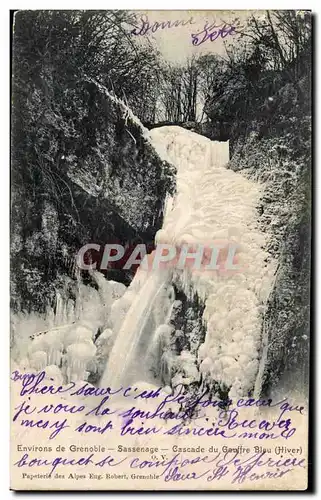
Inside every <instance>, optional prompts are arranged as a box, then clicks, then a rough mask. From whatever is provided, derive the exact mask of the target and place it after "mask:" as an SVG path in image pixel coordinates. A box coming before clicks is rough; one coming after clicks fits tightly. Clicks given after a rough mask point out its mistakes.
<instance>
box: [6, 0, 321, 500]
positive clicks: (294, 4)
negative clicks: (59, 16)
mask: <svg viewBox="0 0 321 500" xmlns="http://www.w3.org/2000/svg"><path fill="white" fill-rule="evenodd" d="M11 3H12V2H3V3H2V5H1V17H0V19H1V29H0V37H1V39H0V47H1V48H0V50H1V66H0V67H1V70H2V71H1V78H0V84H1V94H0V95H1V99H2V106H1V108H0V109H1V130H0V140H1V147H0V152H1V160H2V161H1V182H0V187H1V195H0V203H1V206H0V217H1V222H0V227H1V245H0V252H1V253H0V262H1V264H2V268H1V278H0V307H1V310H0V319H1V334H2V341H1V351H0V352H1V359H0V366H1V369H2V374H1V378H0V381H1V390H0V408H1V413H0V430H1V434H0V443H1V458H0V464H1V466H0V493H1V499H6V498H12V496H13V492H10V491H9V489H8V488H9V479H8V478H9V460H8V457H9V438H8V436H9V382H8V372H9V332H8V328H9V326H8V325H9V272H8V270H9V263H8V259H9V244H8V242H9V223H8V220H9V168H8V166H9V164H10V157H9V131H10V126H9V47H10V46H9V36H10V32H9V26H10V25H9V12H8V10H9V9H10V8H11V9H12V8H13V9H47V8H54V9H86V8H87V9H139V10H145V9H146V10H147V9H149V10H153V9H155V10H156V9H157V10H188V9H197V10H201V9H204V10H211V9H215V8H216V9H222V7H224V9H226V10H228V9H232V10H239V9H247V10H251V9H303V8H305V9H309V8H310V9H311V10H312V11H313V12H314V13H315V14H318V13H319V11H320V9H321V3H320V1H319V0H318V1H317V0H314V1H312V2H309V5H303V3H305V2H303V1H302V0H300V1H297V0H289V1H285V0H283V1H282V0H273V1H269V2H262V3H261V2H258V1H257V0H251V1H247V2H245V3H243V2H237V1H230V0H224V3H223V4H222V3H220V2H219V3H218V4H216V2H213V1H202V0H197V2H195V1H194V2H193V1H191V0H184V1H183V2H177V1H175V0H162V1H158V2H155V1H151V0H149V1H146V0H145V1H137V2H132V1H128V0H117V1H106V0H105V1H97V0H92V1H91V2H84V1H83V0H78V1H75V0H59V1H58V0H57V1H56V2H44V1H43V0H41V1H40V0H33V1H31V0H30V1H28V2H25V1H22V0H16V1H15V4H14V5H10V4H11ZM317 21H318V20H317V19H316V20H315V25H314V30H315V52H316V57H315V67H316V72H315V73H316V74H315V87H316V88H315V89H314V92H315V98H316V97H317V91H318V90H319V87H318V86H317V83H318V82H319V81H320V78H319V76H320V68H321V64H320V60H319V59H320V52H321V51H320V33H319V30H318V29H317ZM320 102H321V100H320V98H319V99H316V102H315V104H316V108H317V109H315V110H314V112H317V111H320ZM317 115H318V116H319V113H317ZM318 132H319V133H320V130H319V131H318ZM319 133H318V136H317V135H315V139H314V142H315V146H316V145H317V144H320V143H321V137H320V134H319ZM317 159H318V158H317V156H316V155H315V165H314V172H315V175H314V186H315V189H314V193H315V208H316V211H315V214H314V217H316V218H317V220H316V224H315V229H316V231H317V230H318V229H319V230H320V226H321V196H320V195H319V193H318V189H317V187H318V186H319V184H318V180H319V175H318V169H319V168H320V166H319V164H318V162H317ZM317 234H318V237H315V240H316V241H315V256H317V255H318V253H319V250H320V245H319V243H320V241H319V237H320V231H317ZM317 261H318V259H317V258H315V262H316V267H317V273H316V274H317V275H316V289H315V293H316V292H317V289H318V285H317V284H318V283H320V282H321V272H320V266H318V265H317ZM319 299H320V297H318V298H317V300H316V302H315V308H316V311H318V310H320V307H321V300H320V301H319ZM319 306H320V307H319ZM316 319H317V321H316V324H315V329H316V332H315V333H314V341H315V342H316V343H317V351H316V350H315V347H316V346H313V349H312V355H314V356H315V363H316V369H317V381H318V382H320V375H321V371H320V370H319V369H318V366H319V365H320V362H319V361H318V354H320V343H319V341H318V336H319V335H318V333H319V332H320V331H321V330H320V328H318V327H319V317H318V315H317V318H316ZM319 387H320V385H319ZM315 396H317V390H315ZM6 405H8V406H6ZM316 410H317V415H320V411H319V410H320V398H319V401H318V405H317V408H316ZM317 422H318V419H317V418H316V423H317ZM315 425H316V424H315ZM318 443H319V441H318ZM318 450H319V448H318V446H317V447H316V457H317V456H318ZM320 451H321V450H320ZM320 463H321V461H320V459H319V460H318V468H317V471H316V481H317V478H318V477H319V476H320V473H321V466H320ZM317 488H318V481H317ZM214 494H215V496H221V495H220V493H218V492H214ZM259 494H260V493H258V494H257V495H259ZM38 495H39V493H38ZM53 495H54V496H56V494H53ZM59 495H60V498H66V497H67V496H66V493H65V492H61V493H59ZM88 495H90V493H89V494H84V493H82V495H81V496H82V498H87V497H88ZM123 495H124V496H125V495H126V496H127V495H128V493H127V494H126V493H124V494H123ZM150 495H152V493H151V494H150ZM173 495H174V494H167V496H173ZM196 495H197V496H198V495H199V493H197V492H195V496H196ZM235 495H236V493H231V494H230V495H226V494H225V495H224V497H226V496H232V497H234V496H235ZM280 495H281V494H278V493H273V496H274V498H276V497H278V496H280ZM144 496H146V495H144ZM193 496H194V495H193ZM33 497H36V494H31V493H29V494H28V498H33ZM108 497H109V498H110V497H116V495H115V494H113V493H110V492H108ZM117 497H119V495H117ZM251 497H253V495H251Z"/></svg>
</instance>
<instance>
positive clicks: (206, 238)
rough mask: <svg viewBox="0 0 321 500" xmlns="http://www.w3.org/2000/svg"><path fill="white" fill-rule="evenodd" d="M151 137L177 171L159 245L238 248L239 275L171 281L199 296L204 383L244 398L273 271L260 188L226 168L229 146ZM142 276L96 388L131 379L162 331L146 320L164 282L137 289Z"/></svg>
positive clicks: (166, 131)
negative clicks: (261, 221)
mask: <svg viewBox="0 0 321 500" xmlns="http://www.w3.org/2000/svg"><path fill="white" fill-rule="evenodd" d="M150 137H151V140H152V143H153V145H154V147H155V149H156V151H158V152H159V154H160V155H162V154H163V155H164V154H165V155H166V156H167V157H169V159H170V160H171V161H172V163H173V164H174V165H175V167H176V168H177V193H176V195H175V197H174V199H173V200H168V201H167V211H166V215H165V218H164V224H163V227H162V229H161V230H160V231H159V232H158V233H157V235H156V242H157V243H166V244H169V243H173V244H175V245H176V246H180V245H182V244H183V243H188V244H197V243H199V244H203V245H209V244H211V243H213V242H215V241H218V240H220V241H221V240H225V241H231V240H232V241H235V242H236V243H237V244H238V245H239V249H240V250H239V254H238V257H239V264H241V265H242V266H243V268H244V272H242V273H240V272H239V273H237V274H231V275H220V274H217V273H216V274H214V273H213V272H212V271H211V272H206V271H202V272H200V273H191V272H189V271H188V270H184V271H178V272H175V274H174V277H172V278H171V279H173V280H174V281H177V282H179V283H180V285H181V287H182V288H183V289H184V291H185V292H186V294H187V295H189V296H190V295H191V294H193V293H197V294H198V295H199V297H200V298H201V299H202V300H204V302H205V305H206V307H205V310H204V314H203V320H204V322H205V323H206V329H207V334H206V339H205V343H204V344H202V345H201V346H200V349H199V353H198V359H199V364H200V371H201V373H202V375H203V380H204V377H205V378H206V377H207V378H208V379H209V380H215V381H217V382H219V383H220V384H221V385H222V386H225V387H230V395H231V396H237V395H243V394H244V393H246V392H247V391H248V390H249V389H251V387H253V385H254V383H255V377H256V375H257V372H258V367H259V357H260V347H261V325H262V314H263V313H264V304H265V301H266V299H267V296H268V293H269V290H270V287H271V281H272V278H273V274H274V270H275V263H274V262H273V261H272V258H271V256H270V255H269V254H268V253H267V252H265V251H264V247H265V243H266V235H265V234H263V233H261V232H260V231H259V230H258V229H257V224H256V219H257V213H256V209H255V207H256V204H257V202H258V200H259V197H260V193H261V189H262V186H260V185H259V184H257V183H256V182H252V181H250V180H248V179H246V178H245V177H244V176H242V175H241V174H239V173H235V172H233V171H231V170H228V169H226V168H225V165H226V163H227V162H228V160H229V145H228V142H226V143H222V142H215V141H210V140H209V139H207V138H205V137H203V136H200V135H198V134H195V133H193V132H190V131H187V130H185V129H183V128H181V127H160V128H156V129H153V130H152V131H151V132H150ZM140 274H141V273H140V272H138V273H137V275H136V276H135V278H134V280H133V282H132V284H131V285H130V287H129V289H131V288H132V289H134V290H135V288H136V289H138V290H139V291H138V295H137V297H136V300H135V301H134V302H133V303H132V305H131V307H130V309H129V310H128V313H127V315H126V317H125V320H124V322H123V324H122V326H121V329H120V332H119V334H118V336H117V340H116V342H115V344H114V348H113V350H112V352H111V355H110V358H109V361H108V364H107V367H106V371H105V374H104V377H103V379H102V381H101V385H114V384H115V382H121V383H123V382H124V379H126V378H127V375H126V373H129V376H128V380H133V379H132V378H131V376H132V370H131V369H130V367H131V366H132V365H133V363H134V362H135V360H136V363H137V362H139V360H140V359H141V360H142V359H143V358H142V351H140V350H139V349H138V348H137V346H138V345H139V342H140V341H141V338H142V337H143V338H144V352H145V353H146V352H150V350H151V347H152V346H153V345H154V346H156V345H157V335H158V333H157V327H158V326H159V325H157V324H156V325H155V324H154V325H151V324H149V323H148V321H149V320H148V318H149V317H150V315H151V312H152V310H153V307H154V305H155V304H156V303H157V307H158V308H160V307H162V306H161V304H159V301H157V300H156V297H157V294H158V293H159V292H160V290H161V289H162V287H164V286H166V280H164V277H160V275H158V274H157V273H156V272H154V273H152V274H150V275H149V277H148V279H147V281H145V284H144V285H143V286H139V287H137V280H140V279H141V278H140V277H139V276H140ZM155 327H156V331H155ZM148 330H149V337H148ZM153 333H154V334H153ZM166 363H167V362H166ZM167 365H168V363H167ZM116 385H117V384H116Z"/></svg>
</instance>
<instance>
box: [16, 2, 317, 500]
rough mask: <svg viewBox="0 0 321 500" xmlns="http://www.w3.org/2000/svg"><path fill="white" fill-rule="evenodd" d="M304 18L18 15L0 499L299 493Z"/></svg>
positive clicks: (305, 332) (307, 121) (302, 463)
mask: <svg viewBox="0 0 321 500" xmlns="http://www.w3.org/2000/svg"><path fill="white" fill-rule="evenodd" d="M311 24H312V21H311V12H310V11H305V10H296V11H294V10H273V11H272V10H271V11H269V10H268V11H264V10H258V11H247V10H243V11H229V10H221V11H220V10H213V11H144V12H142V11H126V10H115V11H113V10H106V11H102V10H30V11H28V10H21V11H17V12H15V14H14V19H13V26H12V33H13V51H12V134H11V151H12V153H11V200H12V206H11V333H10V339H11V343H10V345H11V347H10V359H11V367H10V385H11V417H10V418H11V456H10V470H11V488H12V489H13V490H43V491H45V490H49V491H50V490H58V491H59V490H104V491H110V490H153V491H163V490H171V491H173V490H198V491H199V490H213V491H218V490H229V491H237V490H256V491H266V490H275V491H287V490H293V491H301V490H306V489H307V488H308V475H309V467H310V465H309V460H308V452H309V449H308V431H309V428H308V417H309V397H308V394H309V373H310V368H309V366H310V364H309V357H310V354H309V352H310V351H309V337H310V253H311V242H310V240H311V52H312V49H311V40H312V34H311Z"/></svg>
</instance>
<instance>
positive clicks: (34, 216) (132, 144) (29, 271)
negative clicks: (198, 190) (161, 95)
mask: <svg viewBox="0 0 321 500" xmlns="http://www.w3.org/2000/svg"><path fill="white" fill-rule="evenodd" d="M57 92H58V93H59V96H57ZM13 99H14V109H13V149H12V218H11V243H12V254H11V255H12V275H11V277H12V305H13V308H14V310H21V309H23V310H29V311H30V310H37V311H38V312H41V311H43V310H44V309H45V308H46V306H47V305H48V303H53V302H54V300H55V294H56V290H57V289H59V287H61V286H63V287H65V283H66V277H69V278H72V280H73V278H74V277H75V275H76V274H77V272H76V273H75V271H76V269H75V256H76V254H77V252H78V251H79V249H80V248H81V247H82V246H83V245H85V244H87V243H96V244H98V245H105V244H106V243H110V242H113V243H115V242H117V243H121V244H123V245H134V244H135V243H138V242H139V243H141V242H144V243H150V242H152V241H153V239H154V235H155V233H156V231H157V230H158V229H159V228H160V227H161V224H162V217H163V205H164V201H165V197H166V194H167V193H169V192H173V190H174V189H175V181H174V178H175V175H174V174H175V171H174V168H173V167H172V166H171V165H170V164H169V163H168V162H166V161H164V160H163V159H162V158H160V156H159V155H158V153H157V152H156V151H155V149H154V148H153V146H152V145H151V143H150V142H149V139H148V131H147V130H146V129H144V127H143V126H142V125H141V124H140V122H139V121H138V120H137V119H136V118H135V117H134V116H133V114H132V113H131V112H130V110H129V109H128V108H127V107H126V106H125V105H124V104H123V103H122V102H121V101H120V100H118V99H117V98H115V97H114V96H112V95H111V94H110V93H108V92H107V91H106V90H105V89H104V88H103V87H102V86H100V85H99V84H98V83H95V82H93V81H89V80H84V81H82V82H78V85H77V87H76V86H70V87H69V88H65V89H59V90H57V88H55V85H54V81H51V80H50V79H49V78H46V79H43V80H41V81H39V82H35V83H34V84H33V85H32V86H30V88H29V89H28V92H27V91H26V90H25V89H22V88H21V87H19V86H18V85H17V87H16V88H15V89H14V95H13ZM131 273H132V271H123V270H121V269H117V270H110V271H107V274H108V277H109V279H116V280H117V281H121V282H123V283H126V284H128V282H129V281H130V280H131V278H132V275H131ZM78 274H79V273H78ZM81 278H82V279H83V280H84V281H85V282H89V283H91V278H90V276H89V275H88V273H86V272H84V271H83V272H82V276H81ZM72 280H71V282H70V281H68V283H69V285H68V288H69V292H68V293H70V294H71V295H72V294H73V281H72ZM91 284H92V285H93V286H94V284H93V283H91Z"/></svg>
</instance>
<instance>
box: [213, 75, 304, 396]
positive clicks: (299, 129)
mask: <svg viewBox="0 0 321 500" xmlns="http://www.w3.org/2000/svg"><path fill="white" fill-rule="evenodd" d="M309 95H310V87H309V78H302V79H301V80H300V81H299V82H298V83H297V84H289V83H287V84H284V85H283V86H282V85H280V84H279V86H278V89H277V91H275V93H274V94H272V95H270V96H269V97H268V98H267V97H266V100H265V104H264V105H263V106H260V107H257V108H255V106H254V105H253V106H252V108H251V109H249V110H248V120H247V121H246V123H245V122H244V121H242V120H239V119H238V118H237V115H235V117H234V119H232V117H231V120H230V121H229V123H228V124H226V116H227V115H226V114H223V115H222V114H221V111H220V109H221V108H220V102H221V101H220V99H218V100H216V101H213V102H212V103H210V104H209V108H210V109H209V111H210V113H209V114H210V116H211V117H212V122H211V121H210V122H209V123H208V124H207V129H208V130H211V134H212V137H213V138H221V136H222V130H223V132H224V134H225V135H226V134H227V135H228V136H229V137H230V143H231V161H230V163H229V165H228V167H229V168H231V169H233V170H235V171H240V172H242V173H243V174H244V175H245V176H248V177H249V178H251V179H255V180H256V181H258V182H260V183H263V184H264V194H263V196H262V198H261V200H260V203H259V205H258V206H257V223H258V225H259V227H260V228H261V229H262V230H263V231H265V232H267V233H269V248H268V250H269V251H270V252H271V253H272V255H273V256H274V257H276V258H277V259H278V262H279V266H278V269H277V272H276V274H275V281H274V286H273V289H272V291H271V293H270V296H269V299H268V301H267V303H266V308H265V315H264V323H263V332H262V334H263V338H264V345H263V361H264V362H265V367H264V371H263V373H262V374H261V377H260V381H259V382H260V386H261V388H262V391H263V392H264V393H269V392H270V391H271V390H273V389H274V388H275V387H280V383H281V384H282V386H283V387H286V389H296V390H299V391H302V390H304V389H306V387H307V382H308V374H309V308H310V305H309V302H310V252H311V215H310V212H311V192H310V189H311V188H310V182H311V179H310V175H311V174H310V172H311V128H310V127H311V108H310V101H309ZM224 134H223V135H224ZM225 135H224V137H225Z"/></svg>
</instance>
